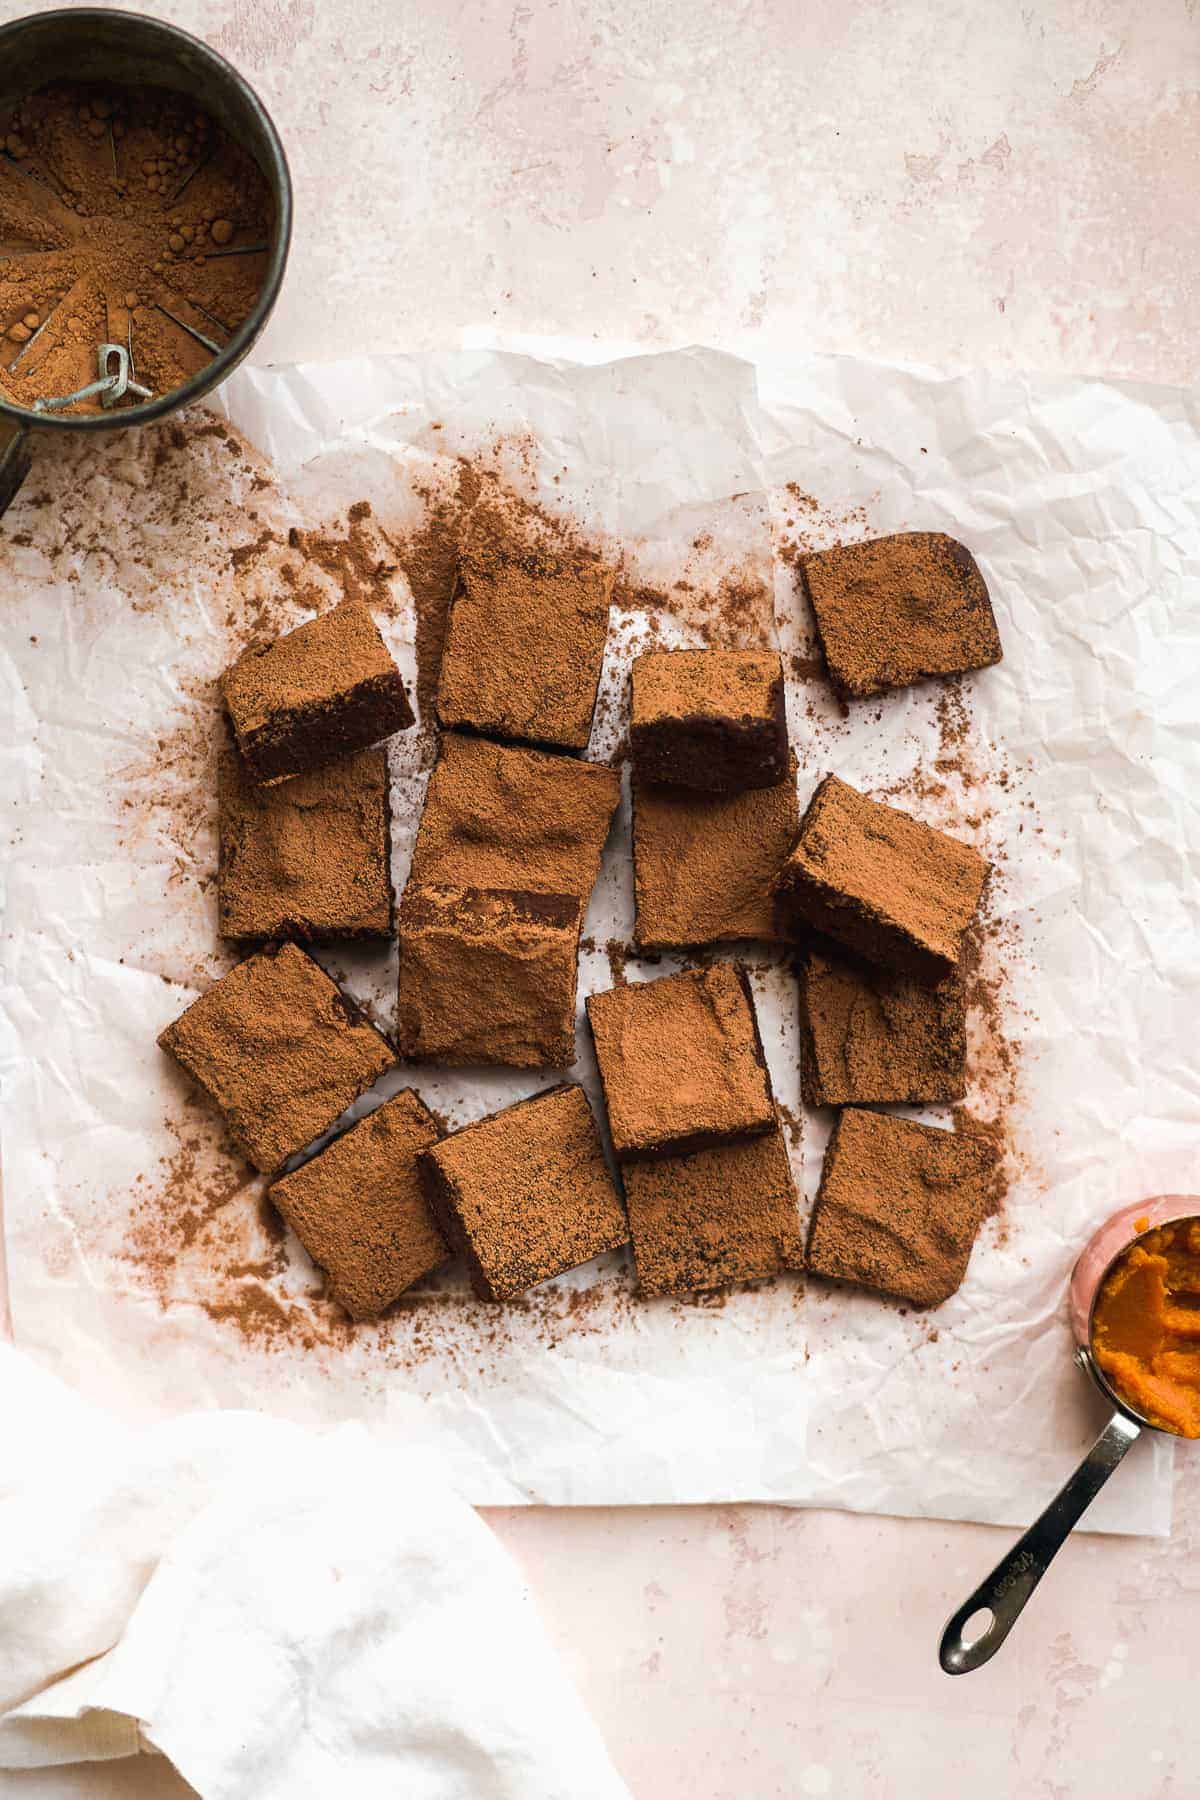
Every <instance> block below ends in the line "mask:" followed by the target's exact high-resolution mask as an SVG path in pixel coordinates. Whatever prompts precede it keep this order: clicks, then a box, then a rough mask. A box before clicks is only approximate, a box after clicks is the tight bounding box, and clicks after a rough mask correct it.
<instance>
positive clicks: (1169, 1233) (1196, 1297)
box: [1092, 1219, 1200, 1438]
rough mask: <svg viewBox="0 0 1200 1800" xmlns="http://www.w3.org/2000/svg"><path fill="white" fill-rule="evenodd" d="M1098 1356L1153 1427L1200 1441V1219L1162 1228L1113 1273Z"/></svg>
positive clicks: (1101, 1310)
mask: <svg viewBox="0 0 1200 1800" xmlns="http://www.w3.org/2000/svg"><path fill="white" fill-rule="evenodd" d="M1092 1350H1093V1353H1094V1355H1095V1358H1096V1361H1097V1362H1098V1363H1099V1365H1100V1367H1101V1369H1103V1371H1104V1373H1105V1375H1106V1376H1107V1377H1108V1380H1109V1382H1110V1384H1111V1385H1112V1387H1113V1389H1114V1391H1115V1392H1116V1393H1117V1394H1118V1395H1119V1397H1120V1398H1121V1399H1122V1400H1124V1401H1125V1402H1126V1403H1127V1404H1128V1405H1129V1406H1132V1407H1133V1408H1134V1410H1135V1411H1136V1412H1139V1413H1141V1414H1142V1415H1143V1417H1145V1418H1147V1419H1149V1421H1150V1423H1151V1424H1152V1425H1158V1426H1160V1427H1161V1428H1162V1429H1163V1430H1164V1431H1173V1432H1175V1433H1176V1434H1177V1435H1178V1436H1180V1437H1189V1438H1194V1437H1200V1219H1179V1220H1176V1221H1175V1223H1174V1224H1172V1225H1160V1226H1159V1227H1158V1229H1157V1230H1156V1231H1152V1232H1150V1233H1149V1234H1148V1235H1147V1236H1146V1237H1144V1238H1142V1239H1141V1240H1140V1242H1138V1243H1136V1244H1134V1245H1133V1246H1132V1247H1131V1248H1130V1249H1129V1250H1127V1251H1126V1252H1125V1254H1124V1256H1122V1257H1121V1258H1120V1260H1119V1261H1118V1262H1117V1263H1116V1264H1115V1265H1114V1267H1113V1268H1112V1269H1110V1270H1109V1272H1108V1274H1107V1275H1106V1276H1105V1278H1104V1281H1103V1284H1102V1285H1101V1288H1100V1292H1099V1294H1098V1295H1097V1297H1096V1305H1095V1310H1094V1312H1093V1314H1092Z"/></svg>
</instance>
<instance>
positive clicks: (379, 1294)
mask: <svg viewBox="0 0 1200 1800" xmlns="http://www.w3.org/2000/svg"><path fill="white" fill-rule="evenodd" d="M440 1135H441V1133H440V1132H439V1130H438V1127H437V1122H436V1121H435V1119H434V1117H433V1114H432V1113H431V1112H430V1111H429V1108H428V1107H427V1106H426V1105H425V1103H424V1101H423V1100H422V1099H421V1097H420V1095H419V1094H416V1093H415V1092H414V1091H413V1089H412V1088H405V1089H404V1091H403V1092H402V1093H399V1094H397V1095H396V1096H395V1098H394V1099H392V1100H388V1101H386V1102H385V1104H384V1105H383V1106H380V1107H377V1108H376V1110H375V1111H374V1112H373V1113H370V1114H369V1115H368V1117H367V1118H365V1119H360V1120H359V1122H358V1124H357V1125H352V1126H351V1127H350V1130H349V1131H347V1132H345V1133H344V1134H343V1135H342V1136H341V1137H339V1138H335V1139H334V1141H333V1143H332V1144H329V1145H327V1146H326V1148H325V1149H324V1150H322V1151H321V1152H320V1153H319V1154H318V1155H316V1156H314V1157H313V1158H312V1159H311V1160H310V1161H309V1162H306V1163H304V1164H303V1165H302V1166H301V1167H300V1168H299V1169H295V1170H293V1172H292V1173H291V1174H290V1175H284V1176H283V1177H282V1178H281V1179H280V1180H279V1181H276V1182H275V1183H274V1184H273V1185H272V1186H271V1187H270V1188H269V1189H268V1190H267V1191H268V1193H269V1195H270V1198H271V1199H272V1200H273V1201H274V1202H275V1205H276V1206H277V1207H278V1208H279V1211H280V1212H281V1213H282V1215H283V1217H284V1218H285V1219H286V1220H287V1222H288V1224H289V1225H290V1226H291V1228H292V1230H293V1231H294V1232H295V1233H296V1236H297V1237H298V1238H299V1239H300V1242H301V1243H302V1244H303V1245H304V1248H305V1249H306V1250H307V1251H308V1254H309V1255H310V1256H311V1257H312V1259H313V1261H314V1262H315V1263H317V1264H318V1265H319V1266H320V1267H321V1268H322V1269H324V1270H325V1272H326V1274H327V1276H328V1277H329V1292H330V1294H331V1296H332V1297H333V1299H334V1300H336V1301H337V1303H338V1305H339V1306H343V1307H345V1309H346V1311H347V1312H348V1313H349V1314H350V1316H351V1318H353V1319H371V1318H374V1317H375V1315H376V1314H377V1313H381V1312H382V1311H383V1310H384V1308H385V1307H387V1306H390V1305H391V1304H392V1302H393V1300H398V1299H399V1297H400V1295H401V1294H402V1293H403V1292H404V1290H405V1288H409V1287H411V1286H412V1284H413V1282H414V1281H419V1280H420V1279H421V1277H422V1275H428V1274H429V1272H430V1270H432V1269H436V1268H437V1266H438V1264H439V1263H442V1262H444V1261H445V1260H446V1258H447V1257H448V1256H449V1254H450V1248H449V1245H448V1244H447V1243H446V1240H445V1238H444V1237H443V1236H442V1234H441V1232H440V1231H439V1230H438V1228H437V1225H436V1224H435V1223H434V1219H433V1215H432V1213H431V1212H430V1210H429V1203H428V1201H427V1200H426V1198H425V1192H424V1189H423V1188H422V1185H421V1178H420V1171H419V1170H418V1168H417V1157H418V1156H419V1155H420V1153H421V1151H422V1150H427V1149H428V1148H429V1146H430V1144H436V1142H437V1140H438V1138H439V1136H440Z"/></svg>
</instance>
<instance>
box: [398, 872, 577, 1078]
mask: <svg viewBox="0 0 1200 1800" xmlns="http://www.w3.org/2000/svg"><path fill="white" fill-rule="evenodd" d="M580 918H581V908H580V902H579V901H578V900H577V899H576V898H575V896H574V895H571V894H536V893H528V892H521V891H513V890H511V889H502V890H497V889H481V888H458V887H434V886H429V887H422V886H418V885H414V884H413V883H412V882H410V883H409V885H408V887H407V888H406V889H405V892H404V898H403V900H402V902H401V906H400V920H399V944H400V975H399V1005H398V1009H397V1014H396V1041H397V1046H398V1048H399V1050H400V1054H401V1056H404V1057H407V1058H408V1059H409V1060H410V1061H413V1062H443V1063H455V1064H473V1063H499V1064H507V1065H509V1066H510V1067H513V1068H562V1069H565V1068H569V1067H570V1065H571V1064H572V1063H573V1062H574V1061H575V987H576V975H577V970H578V961H579V926H580Z"/></svg>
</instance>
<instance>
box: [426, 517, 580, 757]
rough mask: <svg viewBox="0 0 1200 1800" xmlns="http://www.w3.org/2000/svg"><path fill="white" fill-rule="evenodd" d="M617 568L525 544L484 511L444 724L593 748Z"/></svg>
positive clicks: (452, 625) (468, 549) (451, 636)
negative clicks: (589, 742)
mask: <svg viewBox="0 0 1200 1800" xmlns="http://www.w3.org/2000/svg"><path fill="white" fill-rule="evenodd" d="M613 573H614V571H613V570H612V569H610V568H606V567H605V566H604V564H603V563H601V562H600V561H599V559H598V558H596V557H594V556H591V555H589V554H588V553H587V552H586V551H583V550H567V549H563V548H560V547H546V546H543V545H540V544H536V543H525V542H519V541H517V540H516V539H515V538H514V537H513V536H512V534H511V532H509V531H507V530H506V529H505V528H504V526H503V525H502V524H501V523H499V522H497V521H496V520H495V519H492V518H490V517H489V516H488V515H486V514H485V515H484V518H483V520H482V521H477V522H476V525H475V527H474V528H473V529H472V531H471V532H470V534H469V535H468V537H467V539H466V541H465V543H464V545H463V547H462V550H461V553H460V560H459V567H458V581H457V584H456V587H455V592H454V598H453V601H452V603H451V610H450V621H449V626H448V629H447V633H446V645H445V650H444V652H443V655H442V665H441V673H440V675H439V678H438V697H437V706H438V718H439V719H440V721H441V723H442V724H443V725H444V726H448V727H450V728H452V729H455V730H465V731H476V732H481V733H482V734H483V735H484V736H487V737H497V738H515V739H516V740H517V741H518V742H521V743H527V744H544V745H549V746H552V747H554V748H556V749H560V750H583V749H585V748H586V746H587V741H588V738H589V737H590V735H591V730H592V714H593V712H594V711H595V707H596V691H597V689H598V687H599V685H600V666H601V664H602V662H603V661H604V640H605V637H606V635H607V632H608V607H609V600H610V598H611V596H612V585H613Z"/></svg>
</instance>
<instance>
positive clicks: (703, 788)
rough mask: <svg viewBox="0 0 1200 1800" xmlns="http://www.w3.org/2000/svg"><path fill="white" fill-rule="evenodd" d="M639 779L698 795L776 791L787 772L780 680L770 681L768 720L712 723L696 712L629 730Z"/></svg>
mask: <svg viewBox="0 0 1200 1800" xmlns="http://www.w3.org/2000/svg"><path fill="white" fill-rule="evenodd" d="M629 748H630V754H631V757H632V761H633V765H634V768H635V769H636V770H637V773H638V778H639V780H642V781H648V782H651V783H652V784H656V785H658V786H661V787H686V788H690V789H692V790H693V791H694V792H696V793H712V794H737V793H743V792H745V790H746V789H747V788H759V787H775V786H776V785H777V784H778V783H779V782H781V781H783V780H785V779H786V778H787V775H788V773H789V769H788V739H787V720H786V715H785V712H784V700H783V678H782V676H776V677H775V678H774V679H773V681H772V682H771V716H770V718H769V719H756V718H751V717H747V716H743V717H741V718H738V719H712V718H708V717H705V716H702V715H700V714H698V713H686V714H684V715H683V716H682V717H681V718H674V719H662V720H655V721H653V722H651V723H648V724H644V725H634V726H632V727H631V728H630V734H629Z"/></svg>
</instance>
